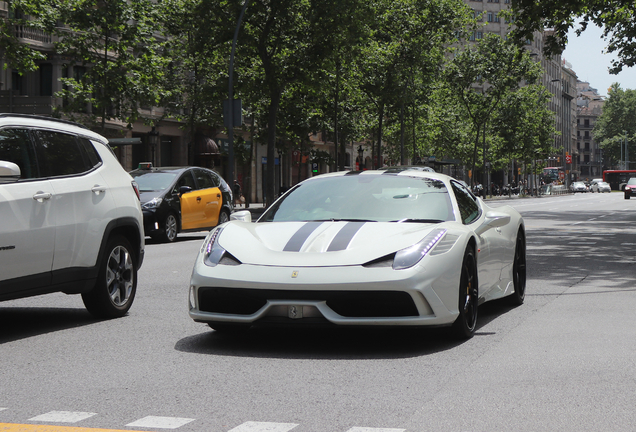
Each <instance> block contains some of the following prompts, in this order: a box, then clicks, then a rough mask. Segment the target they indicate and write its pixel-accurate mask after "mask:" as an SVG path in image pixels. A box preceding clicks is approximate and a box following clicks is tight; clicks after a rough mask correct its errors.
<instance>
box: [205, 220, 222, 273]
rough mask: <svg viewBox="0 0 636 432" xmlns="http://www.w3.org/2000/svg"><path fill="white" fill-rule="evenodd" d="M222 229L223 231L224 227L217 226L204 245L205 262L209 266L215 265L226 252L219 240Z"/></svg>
mask: <svg viewBox="0 0 636 432" xmlns="http://www.w3.org/2000/svg"><path fill="white" fill-rule="evenodd" d="M221 231H223V228H217V229H215V230H214V231H212V233H210V236H209V237H208V240H207V241H206V242H205V243H204V245H203V262H204V263H205V265H207V266H210V267H215V266H216V265H217V264H218V263H219V261H221V258H223V254H225V249H223V248H222V247H221V246H219V243H218V241H217V240H218V238H219V235H221Z"/></svg>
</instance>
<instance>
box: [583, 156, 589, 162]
mask: <svg viewBox="0 0 636 432" xmlns="http://www.w3.org/2000/svg"><path fill="white" fill-rule="evenodd" d="M583 162H585V163H589V162H590V155H585V156H583Z"/></svg>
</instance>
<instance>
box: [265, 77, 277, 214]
mask: <svg viewBox="0 0 636 432" xmlns="http://www.w3.org/2000/svg"><path fill="white" fill-rule="evenodd" d="M280 97H281V91H280V90H279V89H275V90H272V91H271V94H270V102H269V117H268V120H267V175H266V176H265V180H266V183H267V184H266V188H265V196H264V200H263V201H264V203H265V205H266V206H267V207H269V205H270V204H271V203H273V202H274V199H275V197H276V171H275V170H276V159H275V158H276V115H277V114H278V108H279V106H280Z"/></svg>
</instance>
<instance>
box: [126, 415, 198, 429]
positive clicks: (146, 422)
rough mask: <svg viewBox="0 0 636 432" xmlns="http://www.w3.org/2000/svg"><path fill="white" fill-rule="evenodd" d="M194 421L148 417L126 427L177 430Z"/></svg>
mask: <svg viewBox="0 0 636 432" xmlns="http://www.w3.org/2000/svg"><path fill="white" fill-rule="evenodd" d="M192 421H194V419H190V418H179V417H156V416H148V417H144V418H142V419H139V420H137V421H134V422H132V423H128V424H127V425H126V426H129V427H145V428H159V429H176V428H178V427H181V426H183V425H185V424H188V423H190V422H192Z"/></svg>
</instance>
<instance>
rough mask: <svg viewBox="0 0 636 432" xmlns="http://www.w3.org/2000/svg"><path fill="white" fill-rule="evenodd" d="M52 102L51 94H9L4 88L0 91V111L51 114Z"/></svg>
mask: <svg viewBox="0 0 636 432" xmlns="http://www.w3.org/2000/svg"><path fill="white" fill-rule="evenodd" d="M53 103H54V98H53V97H52V96H18V95H13V96H9V94H8V92H7V91H6V90H5V91H2V92H0V112H13V113H20V114H38V115H51V114H52V113H53Z"/></svg>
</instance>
